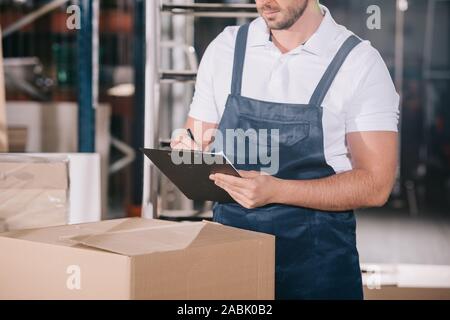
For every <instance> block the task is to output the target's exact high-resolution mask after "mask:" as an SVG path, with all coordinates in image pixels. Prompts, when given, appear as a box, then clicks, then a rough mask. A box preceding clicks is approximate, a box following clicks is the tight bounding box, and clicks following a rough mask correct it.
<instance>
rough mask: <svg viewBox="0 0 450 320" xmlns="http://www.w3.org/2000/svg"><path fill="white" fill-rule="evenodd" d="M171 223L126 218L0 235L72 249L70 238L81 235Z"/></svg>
mask: <svg viewBox="0 0 450 320" xmlns="http://www.w3.org/2000/svg"><path fill="white" fill-rule="evenodd" d="M172 223H173V222H168V221H162V220H146V219H139V218H131V219H130V218H126V219H116V220H105V221H100V222H91V223H83V224H76V225H64V226H56V227H47V228H36V229H26V230H17V231H10V232H5V233H0V239H1V238H2V237H7V238H14V239H20V240H27V241H33V242H41V243H48V244H54V245H60V246H68V247H74V246H79V245H78V244H77V243H75V242H73V241H71V240H70V238H72V237H77V236H82V235H85V236H86V235H93V234H99V233H100V234H101V233H105V232H108V231H110V232H114V231H119V230H128V229H135V228H137V227H142V226H154V225H163V224H164V225H165V224H172Z"/></svg>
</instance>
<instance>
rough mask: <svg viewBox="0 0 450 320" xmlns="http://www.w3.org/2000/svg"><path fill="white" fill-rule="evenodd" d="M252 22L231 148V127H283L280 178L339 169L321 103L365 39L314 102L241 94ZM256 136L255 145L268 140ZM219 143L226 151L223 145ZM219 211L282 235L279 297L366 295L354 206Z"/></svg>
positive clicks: (232, 116)
mask: <svg viewBox="0 0 450 320" xmlns="http://www.w3.org/2000/svg"><path fill="white" fill-rule="evenodd" d="M248 28H249V25H248V24H246V25H244V26H242V27H240V29H239V32H238V35H237V39H236V48H235V56H234V66H233V78H232V84H231V94H230V95H229V96H228V100H227V103H226V107H225V111H224V114H223V116H222V119H221V121H220V124H219V128H218V129H219V130H220V131H221V132H222V134H223V137H224V142H223V143H224V144H223V146H226V139H225V137H226V133H225V130H226V129H237V128H241V129H243V130H248V129H255V130H258V129H269V130H270V129H278V130H279V136H278V139H279V146H278V147H277V148H276V150H275V152H279V171H278V173H277V174H275V176H276V177H278V178H281V179H290V180H304V179H319V178H324V177H328V176H331V175H334V174H335V172H334V170H333V168H331V167H330V166H329V165H328V164H327V163H326V161H325V156H324V137H323V128H322V112H323V110H322V107H321V104H322V102H323V100H324V98H325V96H326V94H327V92H328V89H329V88H330V86H331V84H332V82H333V80H334V78H335V76H336V74H337V73H338V71H339V69H340V67H341V66H342V64H343V62H344V61H345V59H346V58H347V56H348V54H349V53H350V52H351V50H352V49H353V48H354V47H355V46H357V45H358V44H359V43H360V40H359V39H358V38H357V37H355V36H351V37H349V38H348V39H347V40H346V41H345V43H344V44H343V45H342V47H341V48H340V50H339V51H338V53H337V54H336V56H335V57H334V59H333V60H332V62H331V64H330V66H329V67H328V69H327V70H326V72H325V74H324V76H323V78H322V79H321V81H320V82H319V84H318V86H317V88H316V89H315V91H314V93H313V95H312V98H311V100H310V102H309V104H307V105H304V104H286V103H273V102H266V101H259V100H255V99H251V98H247V97H243V96H241V85H242V73H243V66H244V60H245V52H246V46H247V36H248ZM269 136H270V134H269ZM250 140H251V139H250ZM250 140H248V142H247V143H248V144H251V143H258V144H259V145H260V142H258V141H256V142H255V141H253V142H252V141H250ZM269 141H270V140H269ZM248 146H249V145H248ZM215 148H216V151H218V150H217V148H220V147H219V146H216V147H215ZM269 148H270V146H269ZM225 149H226V148H224V147H222V151H224V152H225V153H226V154H227V156H228V157H229V158H230V159H231V160H232V161H234V163H235V166H236V167H237V168H238V169H240V170H258V171H259V169H260V168H261V164H259V163H257V164H250V161H248V162H247V163H245V164H239V163H237V161H236V160H237V155H236V154H235V152H236V150H235V149H232V150H225ZM272 152H274V151H273V150H272ZM246 157H247V156H246ZM247 160H249V159H248V157H247ZM213 211H214V221H216V222H219V223H221V224H224V225H229V226H233V227H237V228H242V229H247V230H253V231H258V232H263V233H268V234H272V235H275V237H276V252H275V259H276V274H275V297H276V298H277V299H362V298H363V292H362V282H361V271H360V267H359V258H358V251H357V249H356V236H355V228H356V224H355V217H354V214H353V211H346V212H339V213H337V212H324V211H318V210H313V209H307V208H302V207H295V206H288V205H279V204H271V205H266V206H264V207H261V208H257V209H246V208H244V207H242V206H241V205H239V204H237V203H230V204H225V203H215V205H214V208H213Z"/></svg>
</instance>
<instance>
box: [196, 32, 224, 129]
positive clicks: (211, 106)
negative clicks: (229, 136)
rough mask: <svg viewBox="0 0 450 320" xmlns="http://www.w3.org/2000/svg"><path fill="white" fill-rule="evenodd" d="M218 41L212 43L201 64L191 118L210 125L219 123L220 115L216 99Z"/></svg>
mask: <svg viewBox="0 0 450 320" xmlns="http://www.w3.org/2000/svg"><path fill="white" fill-rule="evenodd" d="M215 47H216V40H214V41H213V42H211V43H210V45H209V46H208V48H207V49H206V51H205V53H204V54H203V57H202V60H201V62H200V65H199V68H198V72H197V80H196V83H195V91H194V97H193V99H192V103H191V106H190V110H189V116H190V117H192V118H195V119H197V120H201V121H204V122H210V123H218V122H219V120H220V119H219V113H218V109H217V104H216V101H215V98H214V77H213V75H214V51H215Z"/></svg>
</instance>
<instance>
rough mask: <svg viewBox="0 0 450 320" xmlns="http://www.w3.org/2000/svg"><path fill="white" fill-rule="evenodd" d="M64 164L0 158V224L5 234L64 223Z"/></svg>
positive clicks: (66, 211)
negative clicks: (5, 231)
mask: <svg viewBox="0 0 450 320" xmlns="http://www.w3.org/2000/svg"><path fill="white" fill-rule="evenodd" d="M68 189H69V181H68V161H67V160H66V159H65V158H61V159H47V158H42V157H30V156H24V155H21V156H17V155H15V156H11V155H0V221H3V228H4V229H6V230H17V229H24V228H37V227H44V226H54V225H63V224H66V222H67V217H68V208H69V199H68Z"/></svg>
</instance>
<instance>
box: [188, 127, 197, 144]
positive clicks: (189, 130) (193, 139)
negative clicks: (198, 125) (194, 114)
mask: <svg viewBox="0 0 450 320" xmlns="http://www.w3.org/2000/svg"><path fill="white" fill-rule="evenodd" d="M187 132H188V134H189V138H191V140H192V141H193V142H194V143H195V145H196V146H197V147H199V145H198V143H197V141H195V138H194V135H193V134H192V131H191V129H190V128H187Z"/></svg>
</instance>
